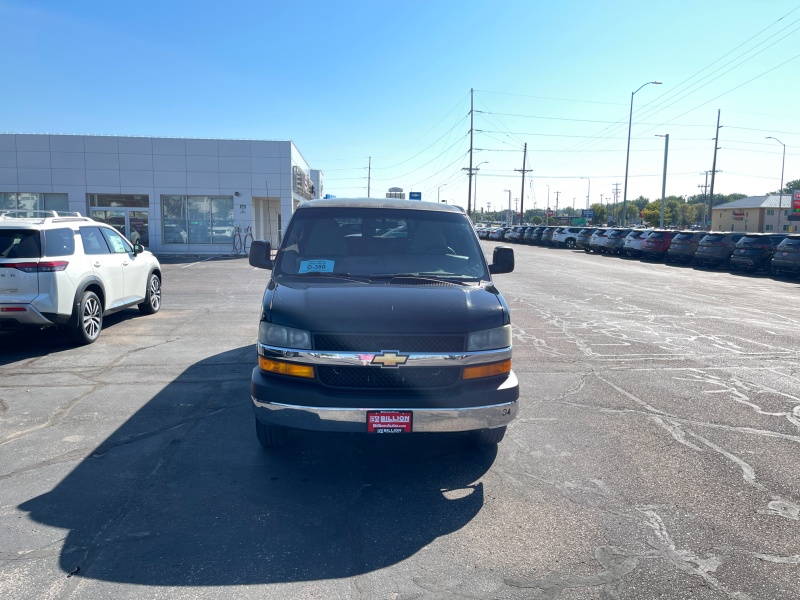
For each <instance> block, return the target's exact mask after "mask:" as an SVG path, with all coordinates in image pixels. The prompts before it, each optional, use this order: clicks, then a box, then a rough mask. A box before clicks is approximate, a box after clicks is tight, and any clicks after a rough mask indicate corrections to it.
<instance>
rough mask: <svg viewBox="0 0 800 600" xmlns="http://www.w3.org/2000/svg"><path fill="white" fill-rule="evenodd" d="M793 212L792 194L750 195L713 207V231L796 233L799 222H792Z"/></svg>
mask: <svg viewBox="0 0 800 600" xmlns="http://www.w3.org/2000/svg"><path fill="white" fill-rule="evenodd" d="M791 212H792V197H791V195H789V194H783V195H782V196H750V197H748V198H742V199H741V200H734V201H733V202H728V203H727V204H720V205H719V206H715V207H714V208H712V209H711V229H712V230H713V231H751V232H769V231H771V232H777V233H793V232H796V231H798V226H800V222H799V221H789V215H790V214H791Z"/></svg>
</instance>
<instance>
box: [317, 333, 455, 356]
mask: <svg viewBox="0 0 800 600" xmlns="http://www.w3.org/2000/svg"><path fill="white" fill-rule="evenodd" d="M314 349H315V350H320V351H325V352H380V351H381V350H396V351H398V352H406V353H408V352H463V351H464V349H465V337H464V336H463V335H372V334H362V335H358V334H348V335H338V334H326V333H318V334H316V335H315V336H314Z"/></svg>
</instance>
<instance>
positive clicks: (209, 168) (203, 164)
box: [186, 155, 219, 173]
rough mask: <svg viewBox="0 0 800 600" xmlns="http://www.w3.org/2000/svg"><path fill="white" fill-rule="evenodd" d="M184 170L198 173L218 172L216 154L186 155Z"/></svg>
mask: <svg viewBox="0 0 800 600" xmlns="http://www.w3.org/2000/svg"><path fill="white" fill-rule="evenodd" d="M186 170H187V171H196V172H198V173H208V172H214V173H217V172H219V158H217V157H216V156H191V155H187V156H186Z"/></svg>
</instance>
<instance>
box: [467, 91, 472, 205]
mask: <svg viewBox="0 0 800 600" xmlns="http://www.w3.org/2000/svg"><path fill="white" fill-rule="evenodd" d="M472 96H473V89H472V88H469V188H468V189H467V217H470V213H471V211H472V130H473V117H474V110H473V104H472V101H473V98H472ZM470 218H471V217H470Z"/></svg>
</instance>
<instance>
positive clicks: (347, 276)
mask: <svg viewBox="0 0 800 600" xmlns="http://www.w3.org/2000/svg"><path fill="white" fill-rule="evenodd" d="M282 275H283V276H287V275H288V276H290V277H324V278H331V279H344V280H347V281H357V282H358V283H369V277H363V276H362V277H357V276H355V275H351V274H350V273H344V272H334V271H331V272H325V271H319V272H310V273H282Z"/></svg>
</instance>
